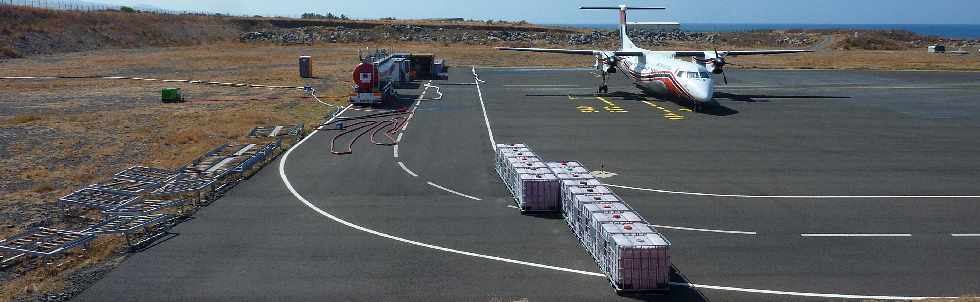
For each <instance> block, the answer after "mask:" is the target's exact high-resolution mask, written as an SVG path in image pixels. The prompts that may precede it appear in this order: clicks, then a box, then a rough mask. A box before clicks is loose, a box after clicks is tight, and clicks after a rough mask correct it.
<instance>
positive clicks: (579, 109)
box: [575, 106, 599, 113]
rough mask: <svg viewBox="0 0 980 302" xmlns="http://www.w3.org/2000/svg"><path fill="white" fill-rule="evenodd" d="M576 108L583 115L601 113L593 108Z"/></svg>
mask: <svg viewBox="0 0 980 302" xmlns="http://www.w3.org/2000/svg"><path fill="white" fill-rule="evenodd" d="M575 108H577V109H578V111H579V112H583V113H589V112H599V110H595V107H592V106H578V107H575Z"/></svg>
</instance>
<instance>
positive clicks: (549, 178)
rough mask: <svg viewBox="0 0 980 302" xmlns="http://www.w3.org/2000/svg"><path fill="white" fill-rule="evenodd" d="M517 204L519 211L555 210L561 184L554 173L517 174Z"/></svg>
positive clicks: (556, 209)
mask: <svg viewBox="0 0 980 302" xmlns="http://www.w3.org/2000/svg"><path fill="white" fill-rule="evenodd" d="M516 191H517V193H518V194H517V204H518V206H519V207H520V208H521V212H557V211H559V210H560V203H561V184H560V183H559V182H558V178H556V177H555V175H554V174H551V173H547V174H519V176H518V183H517V190H516Z"/></svg>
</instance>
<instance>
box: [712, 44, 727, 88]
mask: <svg viewBox="0 0 980 302" xmlns="http://www.w3.org/2000/svg"><path fill="white" fill-rule="evenodd" d="M714 60H715V62H714V65H715V68H717V70H721V78H722V79H724V80H725V85H728V75H727V74H725V65H727V64H728V62H725V57H723V56H721V55H720V54H718V48H717V47H716V48H715V58H714Z"/></svg>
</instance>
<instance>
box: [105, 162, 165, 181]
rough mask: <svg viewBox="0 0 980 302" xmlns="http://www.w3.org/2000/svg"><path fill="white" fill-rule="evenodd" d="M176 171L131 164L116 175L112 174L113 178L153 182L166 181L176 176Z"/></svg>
mask: <svg viewBox="0 0 980 302" xmlns="http://www.w3.org/2000/svg"><path fill="white" fill-rule="evenodd" d="M177 174H178V173H177V171H173V170H166V169H159V168H150V167H144V166H133V167H131V168H129V169H126V170H122V171H120V172H119V173H116V175H113V178H114V179H129V180H135V181H141V182H155V183H166V182H168V181H170V180H172V179H173V178H174V177H177Z"/></svg>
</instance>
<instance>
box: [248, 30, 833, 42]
mask: <svg viewBox="0 0 980 302" xmlns="http://www.w3.org/2000/svg"><path fill="white" fill-rule="evenodd" d="M738 36H745V34H732V33H700V32H683V31H669V32H663V31H652V30H631V31H630V37H631V38H632V39H633V41H634V42H637V43H642V44H644V45H646V46H648V47H649V46H653V47H656V46H668V45H671V44H672V43H677V42H693V43H700V44H717V43H721V42H723V41H725V42H728V43H732V44H739V42H740V39H739V38H738ZM750 36H752V39H742V40H743V41H752V43H753V44H759V43H762V44H769V45H774V46H787V47H806V46H808V45H811V44H813V43H815V42H817V41H819V35H817V34H813V33H787V32H766V33H754V34H750ZM239 41H241V42H244V43H257V42H272V43H278V44H283V45H290V44H314V43H365V42H386V41H387V42H390V41H399V42H430V43H446V44H449V43H453V44H455V43H461V44H466V45H500V44H508V45H513V44H527V45H530V44H531V43H534V44H535V45H541V44H544V45H553V46H582V45H595V46H599V45H602V46H606V45H614V44H616V43H618V41H619V33H618V32H617V31H611V30H594V31H552V32H541V31H522V30H459V29H446V28H439V27H435V28H433V27H427V26H413V25H385V26H377V27H374V28H367V29H355V28H348V27H345V26H332V27H327V26H309V27H302V28H294V29H286V28H279V29H270V30H265V31H253V32H246V33H243V34H241V36H240V37H239Z"/></svg>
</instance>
